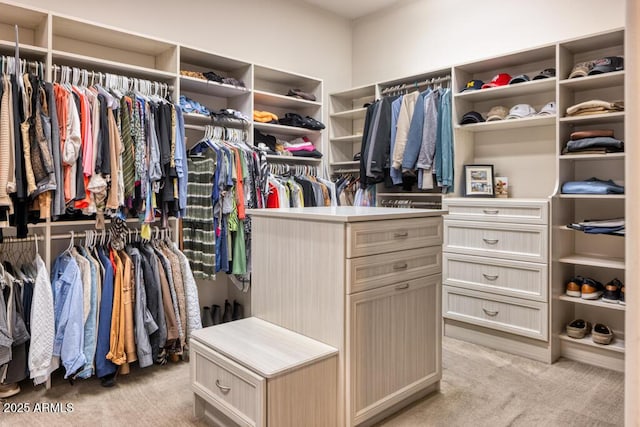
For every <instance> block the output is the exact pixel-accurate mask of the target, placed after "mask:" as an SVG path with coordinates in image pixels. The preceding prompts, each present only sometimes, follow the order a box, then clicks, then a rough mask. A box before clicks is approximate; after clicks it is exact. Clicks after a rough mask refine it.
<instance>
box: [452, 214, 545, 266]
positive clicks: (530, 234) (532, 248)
mask: <svg viewBox="0 0 640 427" xmlns="http://www.w3.org/2000/svg"><path fill="white" fill-rule="evenodd" d="M444 250H445V251H447V252H455V253H462V254H468V255H481V256H489V257H500V258H506V259H513V260H519V261H532V262H547V227H546V226H543V225H524V224H521V225H515V224H513V225H511V224H500V223H472V222H471V221H449V220H447V221H445V232H444Z"/></svg>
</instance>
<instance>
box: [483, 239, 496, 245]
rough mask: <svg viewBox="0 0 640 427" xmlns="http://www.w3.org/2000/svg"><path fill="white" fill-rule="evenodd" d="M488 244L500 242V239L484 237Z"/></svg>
mask: <svg viewBox="0 0 640 427" xmlns="http://www.w3.org/2000/svg"><path fill="white" fill-rule="evenodd" d="M482 240H483V241H484V242H485V243H486V244H487V245H495V244H496V243H498V239H482Z"/></svg>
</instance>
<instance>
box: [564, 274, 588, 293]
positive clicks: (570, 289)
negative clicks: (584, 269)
mask: <svg viewBox="0 0 640 427" xmlns="http://www.w3.org/2000/svg"><path fill="white" fill-rule="evenodd" d="M583 282H584V277H582V276H576V277H573V278H572V279H571V280H569V283H567V290H566V292H565V293H566V294H567V296H570V297H575V298H580V297H581V296H582V283H583Z"/></svg>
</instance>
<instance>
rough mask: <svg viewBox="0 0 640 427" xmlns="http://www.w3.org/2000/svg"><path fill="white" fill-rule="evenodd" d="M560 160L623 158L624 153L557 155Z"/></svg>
mask: <svg viewBox="0 0 640 427" xmlns="http://www.w3.org/2000/svg"><path fill="white" fill-rule="evenodd" d="M558 158H559V159H560V160H567V161H572V160H573V161H580V160H615V159H621V160H624V153H608V154H564V155H560V156H558Z"/></svg>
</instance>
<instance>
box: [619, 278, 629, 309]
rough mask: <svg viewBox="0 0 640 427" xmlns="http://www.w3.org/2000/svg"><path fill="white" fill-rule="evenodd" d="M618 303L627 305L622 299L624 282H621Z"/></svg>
mask: <svg viewBox="0 0 640 427" xmlns="http://www.w3.org/2000/svg"><path fill="white" fill-rule="evenodd" d="M618 303H620V304H622V305H627V303H626V302H625V301H624V283H623V284H622V287H621V288H620V300H619V301H618Z"/></svg>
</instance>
